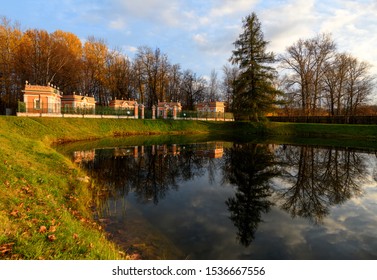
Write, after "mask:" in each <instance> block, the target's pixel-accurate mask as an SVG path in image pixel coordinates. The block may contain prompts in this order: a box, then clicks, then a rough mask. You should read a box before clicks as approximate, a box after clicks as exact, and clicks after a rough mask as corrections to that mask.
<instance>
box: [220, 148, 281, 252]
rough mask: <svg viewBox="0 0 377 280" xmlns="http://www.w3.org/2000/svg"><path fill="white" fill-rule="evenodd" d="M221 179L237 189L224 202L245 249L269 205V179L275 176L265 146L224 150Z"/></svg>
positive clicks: (269, 155) (252, 238) (268, 152)
mask: <svg viewBox="0 0 377 280" xmlns="http://www.w3.org/2000/svg"><path fill="white" fill-rule="evenodd" d="M224 160H225V165H224V180H226V181H228V182H229V183H231V184H234V185H236V186H237V192H236V194H235V196H234V197H232V198H229V199H228V200H227V201H226V205H227V206H228V210H229V212H230V219H231V220H232V222H233V223H234V225H235V226H236V227H237V229H238V233H237V239H238V240H239V241H240V243H241V244H242V245H244V246H249V245H250V243H251V242H252V241H253V240H254V234H255V232H256V230H257V227H258V224H259V223H260V222H261V221H262V213H267V212H268V211H269V210H270V207H271V205H272V203H271V202H270V201H269V197H270V195H271V187H270V183H269V181H270V179H271V178H272V177H274V176H276V175H277V174H276V172H275V171H274V168H273V167H272V164H273V155H272V153H271V152H270V151H269V150H268V147H267V146H261V145H257V144H243V145H236V144H235V145H234V146H233V147H232V148H231V149H227V150H226V151H225V159H224Z"/></svg>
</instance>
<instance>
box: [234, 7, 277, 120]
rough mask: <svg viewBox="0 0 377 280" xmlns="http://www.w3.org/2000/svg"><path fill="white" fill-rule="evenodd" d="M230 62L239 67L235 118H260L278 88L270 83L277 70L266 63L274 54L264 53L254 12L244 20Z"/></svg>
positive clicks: (271, 102) (264, 43)
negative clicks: (241, 31)
mask: <svg viewBox="0 0 377 280" xmlns="http://www.w3.org/2000/svg"><path fill="white" fill-rule="evenodd" d="M233 44H234V46H235V49H234V50H233V54H232V57H231V58H230V61H231V63H232V64H236V65H238V67H239V70H240V72H239V76H238V78H237V79H236V81H235V85H234V86H235V94H234V99H233V108H234V112H233V113H234V115H235V118H236V119H249V120H252V121H259V119H260V117H261V116H264V115H265V113H266V112H268V111H269V110H270V109H271V107H272V105H273V104H274V100H275V97H276V95H277V94H278V91H277V90H276V89H275V87H274V85H273V81H274V79H275V77H276V71H275V69H274V68H273V67H271V66H268V65H269V64H272V63H274V62H275V55H274V54H273V53H272V52H267V51H266V49H267V45H268V42H267V41H265V40H264V36H263V32H262V28H261V23H260V21H259V20H258V18H257V16H256V14H255V13H252V14H251V15H249V16H247V17H246V18H244V19H243V33H241V34H240V35H239V38H238V40H236V41H235V42H234V43H233Z"/></svg>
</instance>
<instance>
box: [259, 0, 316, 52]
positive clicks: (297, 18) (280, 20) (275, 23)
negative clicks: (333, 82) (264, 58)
mask: <svg viewBox="0 0 377 280" xmlns="http://www.w3.org/2000/svg"><path fill="white" fill-rule="evenodd" d="M314 4H315V0H307V1H300V0H294V1H288V2H285V3H283V4H282V5H280V6H274V8H273V9H271V7H268V8H265V9H263V10H262V11H261V13H260V15H261V16H260V18H259V19H260V21H261V23H262V28H263V29H264V30H265V39H266V40H268V41H270V48H271V49H272V50H273V51H275V52H283V51H284V50H285V48H286V47H288V46H290V45H291V44H293V43H294V42H296V41H297V40H298V39H299V38H307V37H311V36H313V35H314V34H315V33H316V31H315V28H316V27H315V26H316V23H317V21H316V20H317V18H318V16H317V13H316V11H315V5H314Z"/></svg>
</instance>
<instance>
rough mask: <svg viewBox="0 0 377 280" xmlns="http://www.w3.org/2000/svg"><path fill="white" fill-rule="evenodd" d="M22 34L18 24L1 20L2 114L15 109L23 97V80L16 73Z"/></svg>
mask: <svg viewBox="0 0 377 280" xmlns="http://www.w3.org/2000/svg"><path fill="white" fill-rule="evenodd" d="M21 36H22V33H21V31H20V29H19V27H18V25H17V24H12V23H11V21H10V20H9V19H7V18H5V17H3V18H0V113H1V112H4V110H5V108H15V107H16V105H17V100H19V99H20V97H21V96H20V95H21V88H20V87H21V80H20V77H19V76H18V75H17V74H16V72H15V66H16V61H15V56H16V52H17V48H18V46H19V43H20V40H21Z"/></svg>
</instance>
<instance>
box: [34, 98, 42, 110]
mask: <svg viewBox="0 0 377 280" xmlns="http://www.w3.org/2000/svg"><path fill="white" fill-rule="evenodd" d="M34 109H36V110H40V109H41V100H40V99H34Z"/></svg>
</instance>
